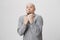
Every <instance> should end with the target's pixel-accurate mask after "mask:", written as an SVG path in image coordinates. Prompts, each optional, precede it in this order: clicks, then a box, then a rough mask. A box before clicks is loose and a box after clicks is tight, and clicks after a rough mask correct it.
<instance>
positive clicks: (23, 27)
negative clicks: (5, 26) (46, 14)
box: [17, 17, 27, 35]
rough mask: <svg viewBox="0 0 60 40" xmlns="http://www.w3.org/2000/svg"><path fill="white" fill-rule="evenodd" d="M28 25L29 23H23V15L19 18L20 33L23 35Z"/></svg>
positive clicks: (18, 29) (18, 30)
mask: <svg viewBox="0 0 60 40" xmlns="http://www.w3.org/2000/svg"><path fill="white" fill-rule="evenodd" d="M26 26H27V25H25V24H23V19H22V17H20V18H19V20H18V28H17V32H18V34H19V35H23V34H24V33H25V30H26Z"/></svg>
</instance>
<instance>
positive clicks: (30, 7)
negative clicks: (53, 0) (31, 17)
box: [26, 3, 35, 14]
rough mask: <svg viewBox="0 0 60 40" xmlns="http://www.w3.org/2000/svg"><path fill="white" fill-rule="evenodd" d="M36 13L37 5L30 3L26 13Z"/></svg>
mask: <svg viewBox="0 0 60 40" xmlns="http://www.w3.org/2000/svg"><path fill="white" fill-rule="evenodd" d="M34 11H35V5H34V4H33V3H28V4H27V5H26V13H27V14H29V13H32V14H33V13H34Z"/></svg>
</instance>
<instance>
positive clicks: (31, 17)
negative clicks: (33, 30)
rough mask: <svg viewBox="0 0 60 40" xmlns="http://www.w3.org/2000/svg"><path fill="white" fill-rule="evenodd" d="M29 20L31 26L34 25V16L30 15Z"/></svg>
mask: <svg viewBox="0 0 60 40" xmlns="http://www.w3.org/2000/svg"><path fill="white" fill-rule="evenodd" d="M28 20H29V22H30V24H32V23H33V21H34V14H29V15H28Z"/></svg>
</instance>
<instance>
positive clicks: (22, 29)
mask: <svg viewBox="0 0 60 40" xmlns="http://www.w3.org/2000/svg"><path fill="white" fill-rule="evenodd" d="M34 11H35V5H34V4H32V3H28V4H27V6H26V13H27V14H26V15H23V16H20V17H19V21H18V26H19V27H18V28H17V32H18V34H19V35H20V36H22V35H23V40H42V26H43V19H42V17H41V16H39V15H37V14H35V13H34Z"/></svg>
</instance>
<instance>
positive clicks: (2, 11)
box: [0, 0, 60, 40]
mask: <svg viewBox="0 0 60 40" xmlns="http://www.w3.org/2000/svg"><path fill="white" fill-rule="evenodd" d="M28 2H32V3H34V4H35V6H36V12H35V13H36V14H39V15H41V16H42V17H43V20H44V25H43V32H42V33H43V40H60V12H59V11H60V3H59V2H60V0H0V40H22V39H23V36H19V35H18V33H17V27H18V26H17V25H18V17H19V16H21V15H24V14H26V13H25V5H26V3H28Z"/></svg>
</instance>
